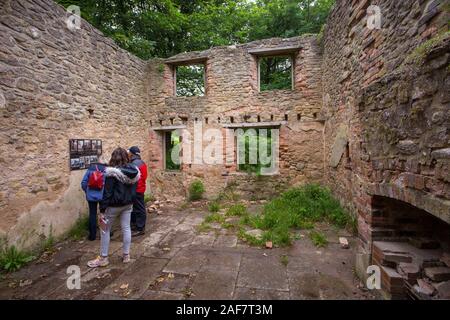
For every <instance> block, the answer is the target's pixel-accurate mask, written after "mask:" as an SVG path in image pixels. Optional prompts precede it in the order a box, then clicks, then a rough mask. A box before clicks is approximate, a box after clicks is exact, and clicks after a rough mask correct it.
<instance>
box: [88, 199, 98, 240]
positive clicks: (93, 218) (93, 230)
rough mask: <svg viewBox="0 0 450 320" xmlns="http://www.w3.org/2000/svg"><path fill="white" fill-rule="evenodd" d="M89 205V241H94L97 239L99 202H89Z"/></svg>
mask: <svg viewBox="0 0 450 320" xmlns="http://www.w3.org/2000/svg"><path fill="white" fill-rule="evenodd" d="M88 204H89V237H88V239H89V240H91V241H94V240H95V239H96V237H97V208H98V202H95V201H88Z"/></svg>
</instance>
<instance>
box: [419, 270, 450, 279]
mask: <svg viewBox="0 0 450 320" xmlns="http://www.w3.org/2000/svg"><path fill="white" fill-rule="evenodd" d="M424 272H425V275H426V276H427V277H428V278H430V279H431V280H433V281H435V282H442V281H447V280H450V268H449V267H432V268H425V269H424Z"/></svg>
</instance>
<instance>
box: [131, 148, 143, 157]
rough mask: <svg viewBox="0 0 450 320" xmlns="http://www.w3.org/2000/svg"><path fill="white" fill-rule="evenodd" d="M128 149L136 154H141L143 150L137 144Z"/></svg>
mask: <svg viewBox="0 0 450 320" xmlns="http://www.w3.org/2000/svg"><path fill="white" fill-rule="evenodd" d="M128 151H129V152H130V153H132V154H134V155H137V156H139V155H140V154H141V150H140V149H139V147H137V146H132V147H131V148H130V149H128Z"/></svg>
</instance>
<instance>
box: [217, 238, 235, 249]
mask: <svg viewBox="0 0 450 320" xmlns="http://www.w3.org/2000/svg"><path fill="white" fill-rule="evenodd" d="M237 240H238V239H237V236H234V235H219V236H218V237H217V238H216V241H214V247H227V248H232V247H236V244H237Z"/></svg>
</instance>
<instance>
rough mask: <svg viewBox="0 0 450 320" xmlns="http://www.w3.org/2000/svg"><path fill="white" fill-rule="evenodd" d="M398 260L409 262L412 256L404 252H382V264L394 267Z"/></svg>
mask: <svg viewBox="0 0 450 320" xmlns="http://www.w3.org/2000/svg"><path fill="white" fill-rule="evenodd" d="M400 262H405V263H411V262H412V257H411V256H410V255H408V254H404V253H393V252H383V258H382V264H383V265H387V266H393V267H396V266H397V265H398V264H399V263H400Z"/></svg>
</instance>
